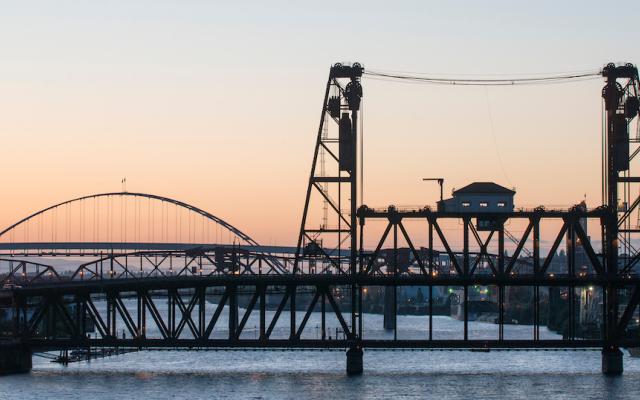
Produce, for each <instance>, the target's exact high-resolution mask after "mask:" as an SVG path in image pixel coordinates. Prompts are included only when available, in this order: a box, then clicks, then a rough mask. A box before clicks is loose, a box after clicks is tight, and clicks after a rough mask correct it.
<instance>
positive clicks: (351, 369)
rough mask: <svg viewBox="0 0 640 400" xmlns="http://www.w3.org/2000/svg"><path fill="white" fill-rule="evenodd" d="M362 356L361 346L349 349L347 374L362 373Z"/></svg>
mask: <svg viewBox="0 0 640 400" xmlns="http://www.w3.org/2000/svg"><path fill="white" fill-rule="evenodd" d="M362 356H363V352H362V348H361V347H359V346H357V347H351V348H349V350H347V375H362V371H363V362H362Z"/></svg>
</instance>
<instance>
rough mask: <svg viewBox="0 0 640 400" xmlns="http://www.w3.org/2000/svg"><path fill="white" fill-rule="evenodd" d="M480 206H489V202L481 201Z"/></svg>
mask: <svg viewBox="0 0 640 400" xmlns="http://www.w3.org/2000/svg"><path fill="white" fill-rule="evenodd" d="M480 207H489V203H487V202H486V201H481V202H480Z"/></svg>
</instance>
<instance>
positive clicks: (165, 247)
mask: <svg viewBox="0 0 640 400" xmlns="http://www.w3.org/2000/svg"><path fill="white" fill-rule="evenodd" d="M217 248H226V249H241V250H246V251H249V252H255V253H264V254H289V255H293V254H296V247H293V246H260V245H259V246H252V245H236V246H233V245H229V244H220V245H218V244H211V243H149V242H24V243H0V254H1V252H10V253H12V254H14V253H18V254H38V253H42V252H46V251H52V250H66V251H69V250H103V251H104V252H110V251H187V250H192V249H199V250H203V251H214V250H215V249H217ZM342 252H343V254H349V251H348V250H343V251H342ZM79 254H82V253H79Z"/></svg>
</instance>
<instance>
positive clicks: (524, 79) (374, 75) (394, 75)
mask: <svg viewBox="0 0 640 400" xmlns="http://www.w3.org/2000/svg"><path fill="white" fill-rule="evenodd" d="M601 73H602V72H601V70H597V71H596V70H591V71H580V72H573V73H560V74H530V75H527V76H523V75H520V76H516V75H511V76H506V75H505V76H504V77H497V76H496V75H493V76H492V77H489V78H486V77H478V78H471V77H468V76H469V75H466V76H467V77H447V76H442V75H440V74H419V73H404V72H387V71H380V70H370V69H369V70H365V71H364V73H363V74H364V75H366V77H367V78H371V79H376V80H383V81H400V82H405V83H422V84H433V85H458V86H515V85H545V84H546V85H549V84H557V83H567V82H576V81H585V80H593V79H600V78H601V77H602V76H601ZM475 76H478V75H475Z"/></svg>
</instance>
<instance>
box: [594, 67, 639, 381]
mask: <svg viewBox="0 0 640 400" xmlns="http://www.w3.org/2000/svg"><path fill="white" fill-rule="evenodd" d="M602 76H603V77H604V78H605V79H606V84H605V86H604V88H603V89H602V97H603V99H604V107H605V116H604V118H605V121H604V126H605V132H604V135H603V146H604V151H603V154H604V159H603V176H602V182H603V185H602V186H603V197H604V199H603V202H604V204H605V205H606V206H607V207H608V209H609V210H610V211H611V218H610V219H609V221H608V223H607V224H606V225H605V227H604V228H605V238H606V240H605V243H604V244H603V251H604V253H605V255H606V257H607V263H606V265H607V266H608V271H606V272H607V274H608V275H609V276H610V277H615V276H617V275H618V274H622V275H625V274H628V273H629V272H630V271H631V269H632V268H633V267H634V265H635V264H636V263H637V262H638V261H639V260H640V251H639V250H638V249H636V248H635V247H634V243H633V240H632V239H637V236H636V237H635V238H633V236H635V235H637V234H638V233H640V227H639V226H631V218H630V217H631V214H632V212H633V211H634V210H635V209H637V208H638V205H639V204H640V194H639V195H638V197H637V198H635V200H634V201H633V202H630V199H631V193H632V187H631V185H632V184H636V185H635V188H634V189H635V191H634V193H638V185H637V184H638V183H640V177H638V176H632V175H633V173H632V170H631V161H632V160H633V159H634V158H635V157H636V156H637V155H638V153H640V146H638V144H639V143H640V123H638V129H639V132H638V134H636V135H635V137H634V136H633V135H632V136H631V137H630V135H629V126H630V125H631V122H632V120H633V119H634V118H635V117H636V116H638V113H639V112H640V79H639V78H638V69H637V67H636V66H635V65H633V64H624V65H616V64H608V65H606V66H605V67H604V68H603V69H602ZM632 144H633V145H634V146H635V147H636V148H635V150H634V151H633V152H632V153H631V154H630V151H629V150H630V147H631V145H632ZM620 189H621V190H620ZM635 245H636V246H637V243H635ZM620 249H622V253H621V254H619V251H620ZM619 289H620V288H618V287H616V286H615V285H613V284H611V283H610V284H608V287H607V290H606V298H605V299H604V304H605V306H604V308H605V310H604V311H605V321H604V322H605V327H606V328H605V332H604V333H605V348H604V349H603V353H602V370H603V372H605V373H606V372H609V373H620V372H622V353H621V351H620V349H619V348H618V346H617V339H619V337H620V335H621V334H622V332H618V331H617V327H618V308H619V299H618V290H619ZM634 297H635V296H634ZM633 300H634V299H632V301H633ZM635 301H637V299H636V300H635Z"/></svg>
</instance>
